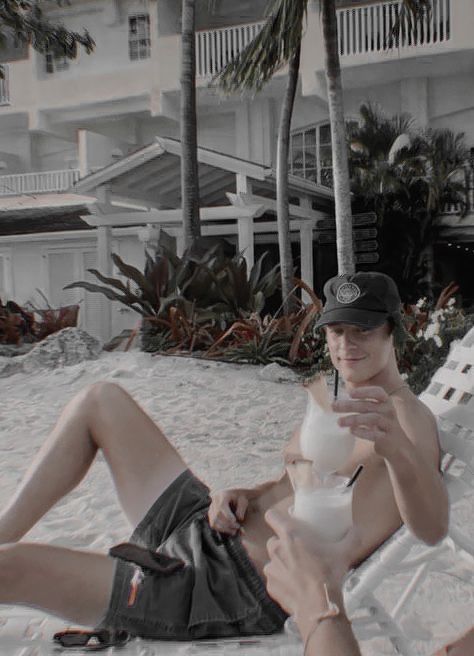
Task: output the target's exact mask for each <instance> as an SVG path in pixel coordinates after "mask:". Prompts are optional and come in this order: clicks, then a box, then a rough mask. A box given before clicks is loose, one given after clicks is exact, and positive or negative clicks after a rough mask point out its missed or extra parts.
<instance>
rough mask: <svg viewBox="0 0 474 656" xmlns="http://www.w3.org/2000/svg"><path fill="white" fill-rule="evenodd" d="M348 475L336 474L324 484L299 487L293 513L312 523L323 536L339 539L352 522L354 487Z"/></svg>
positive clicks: (330, 540)
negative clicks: (343, 476)
mask: <svg viewBox="0 0 474 656" xmlns="http://www.w3.org/2000/svg"><path fill="white" fill-rule="evenodd" d="M347 480H348V479H345V478H342V477H340V476H333V477H330V479H326V480H325V485H324V487H316V488H314V489H310V488H308V487H302V488H298V489H296V490H295V498H294V506H293V509H292V514H293V515H294V516H295V517H297V518H298V519H301V520H303V521H305V522H307V523H308V524H310V525H311V527H312V529H313V531H314V533H315V535H317V537H318V538H319V539H320V540H325V541H328V542H337V541H338V540H341V539H342V538H343V537H344V536H345V535H346V533H347V532H348V531H349V529H350V528H351V526H352V490H353V488H352V487H349V488H348V487H345V484H346V483H347Z"/></svg>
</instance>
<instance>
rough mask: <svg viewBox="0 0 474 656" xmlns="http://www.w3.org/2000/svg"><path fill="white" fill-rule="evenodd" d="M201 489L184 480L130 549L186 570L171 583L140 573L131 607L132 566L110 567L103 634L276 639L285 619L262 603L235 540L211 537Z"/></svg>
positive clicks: (187, 475) (261, 589)
mask: <svg viewBox="0 0 474 656" xmlns="http://www.w3.org/2000/svg"><path fill="white" fill-rule="evenodd" d="M209 504H210V497H209V490H208V488H207V487H206V486H205V485H204V484H203V483H202V482H201V481H200V480H199V479H197V478H196V477H195V476H194V475H193V474H192V473H191V472H190V471H189V470H187V471H185V472H183V473H182V474H181V475H180V476H178V478H177V479H176V480H175V481H174V482H173V483H172V484H171V485H170V486H169V487H168V488H167V489H166V490H165V492H164V493H163V494H162V495H161V496H160V497H159V499H158V500H157V501H156V502H155V503H154V504H153V506H152V507H151V508H150V510H149V511H148V513H147V514H146V516H145V517H144V519H143V520H142V521H141V522H140V524H139V525H138V526H137V528H136V529H135V531H134V532H133V534H132V536H131V538H130V542H133V543H136V544H140V545H141V546H145V547H147V548H148V549H152V550H154V551H155V550H156V551H159V552H160V553H163V554H165V555H168V556H174V557H177V558H180V559H181V560H183V561H184V562H185V563H186V566H185V567H184V569H181V570H179V571H177V572H175V573H174V574H172V575H170V576H161V575H160V574H156V573H152V572H145V577H144V580H143V581H142V582H141V584H140V585H139V586H138V588H137V594H136V596H135V599H134V600H133V599H132V598H133V595H132V596H131V595H130V592H131V579H132V577H133V575H134V573H135V572H136V569H137V568H136V566H135V565H134V564H133V563H130V562H125V561H122V560H117V567H116V573H115V579H114V584H113V590H112V596H111V600H110V606H109V609H108V611H107V614H106V617H105V619H104V621H103V622H102V624H101V625H102V626H108V627H111V628H122V629H126V630H127V631H129V632H130V633H131V634H132V635H136V636H141V637H144V638H157V639H162V640H163V639H169V640H194V639H198V638H211V637H231V636H242V635H258V634H260V635H262V634H270V633H275V632H277V631H280V630H281V629H282V627H283V624H284V622H285V620H286V618H287V614H286V613H285V612H284V611H283V610H282V609H281V608H280V606H278V605H277V604H276V603H275V602H274V601H273V600H272V599H271V598H270V597H269V596H268V595H267V592H266V590H265V585H264V583H263V581H262V579H261V577H260V575H259V574H258V572H257V571H256V569H255V568H254V566H253V564H252V563H251V561H250V560H249V557H248V555H247V552H246V551H245V549H244V547H243V546H242V543H241V541H240V538H239V537H229V536H223V535H221V534H219V533H217V532H216V531H213V530H212V529H211V528H210V526H209V523H208V521H207V511H208V508H209Z"/></svg>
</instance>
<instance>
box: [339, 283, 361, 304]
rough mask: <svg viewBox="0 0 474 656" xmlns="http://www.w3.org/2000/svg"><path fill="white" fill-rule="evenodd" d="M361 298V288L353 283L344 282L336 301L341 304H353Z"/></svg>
mask: <svg viewBox="0 0 474 656" xmlns="http://www.w3.org/2000/svg"><path fill="white" fill-rule="evenodd" d="M359 296H360V288H359V287H358V286H357V285H356V284H355V283H353V282H344V283H342V285H341V286H340V287H338V290H337V293H336V299H337V300H338V301H339V303H343V304H346V303H353V302H354V301H355V300H356V299H357V298H359Z"/></svg>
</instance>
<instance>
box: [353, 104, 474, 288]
mask: <svg viewBox="0 0 474 656" xmlns="http://www.w3.org/2000/svg"><path fill="white" fill-rule="evenodd" d="M360 114H361V119H362V120H361V123H360V125H359V126H357V127H353V128H352V131H351V135H350V152H351V172H352V191H353V192H354V194H355V196H356V197H357V201H356V202H357V203H358V204H359V205H362V206H363V209H365V210H367V209H371V210H375V212H376V213H377V215H378V218H379V222H380V227H381V242H382V243H381V248H382V260H383V261H384V263H385V267H387V273H390V274H391V275H392V276H393V277H394V278H395V279H396V280H397V282H398V284H399V287H400V289H401V292H402V296H403V297H408V298H410V297H411V298H416V296H417V295H419V293H420V292H422V293H427V294H428V295H429V296H432V295H433V292H432V286H433V255H432V251H433V244H434V241H435V237H436V234H435V228H436V219H437V217H438V216H439V215H440V214H441V213H442V211H443V208H444V206H445V205H446V204H448V203H456V204H458V206H459V207H460V208H461V210H462V208H463V207H465V206H466V192H467V190H466V179H465V174H464V163H465V160H466V158H467V154H468V152H467V147H466V145H465V142H464V135H463V134H455V133H453V132H452V131H450V130H425V131H420V130H417V129H416V127H415V125H414V123H413V121H412V120H411V119H410V117H409V116H408V115H394V116H386V115H385V114H384V113H383V112H382V110H381V109H380V108H378V107H376V106H374V105H362V107H361V108H360ZM423 267H424V268H423ZM422 284H423V285H425V289H424V290H421V289H420V285H422Z"/></svg>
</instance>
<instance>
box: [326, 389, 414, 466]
mask: <svg viewBox="0 0 474 656" xmlns="http://www.w3.org/2000/svg"><path fill="white" fill-rule="evenodd" d="M350 396H351V398H350V399H347V400H341V401H334V402H333V404H332V408H333V410H334V411H335V412H354V413H357V414H354V415H350V416H348V417H340V418H339V419H338V424H339V425H340V426H347V427H348V428H350V431H351V433H352V434H353V435H356V436H357V437H361V438H362V439H364V440H368V441H369V442H373V444H374V449H375V452H376V453H377V454H378V455H379V456H382V458H387V459H390V457H391V456H393V455H394V452H395V450H396V449H397V447H398V446H399V445H400V444H401V443H403V440H404V438H406V435H405V433H404V431H403V429H402V427H401V426H400V423H399V421H398V418H397V413H396V411H395V407H394V405H393V402H392V399H391V398H390V396H389V395H388V394H387V392H386V391H385V390H384V389H382V387H375V386H374V387H358V388H356V389H353V390H352V391H351V393H350Z"/></svg>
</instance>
